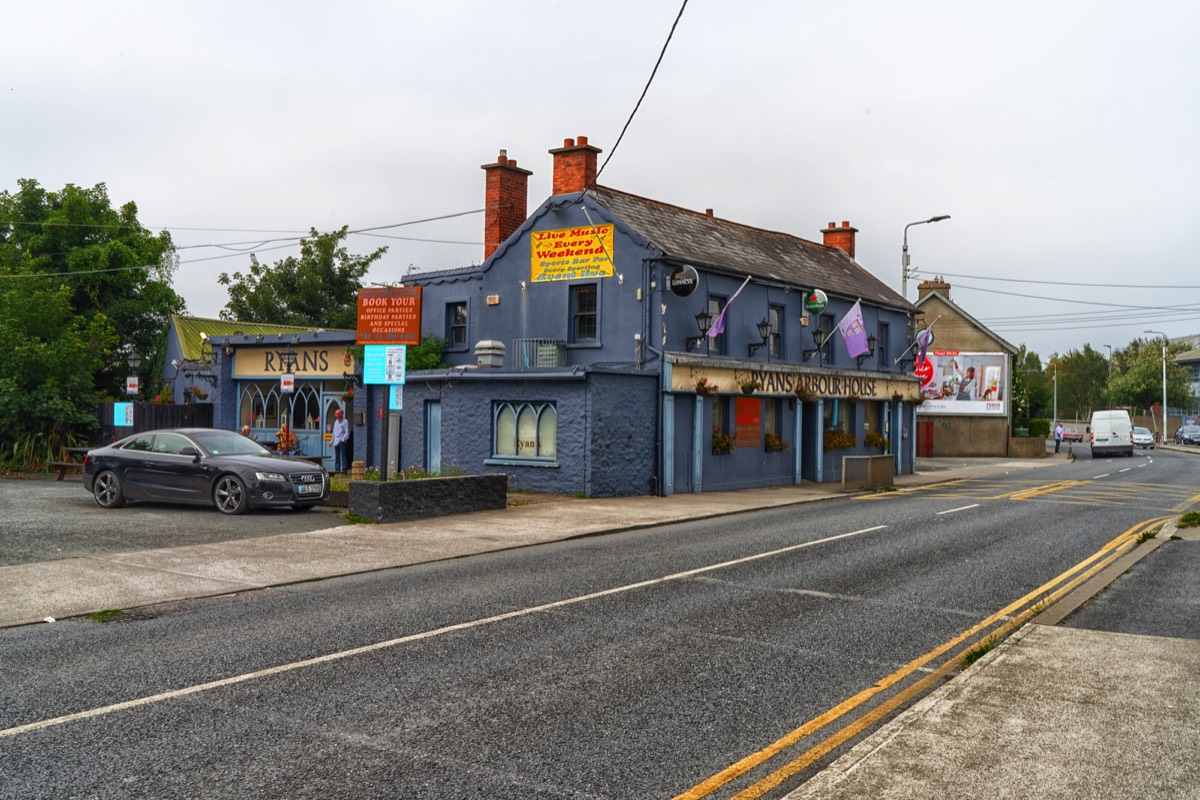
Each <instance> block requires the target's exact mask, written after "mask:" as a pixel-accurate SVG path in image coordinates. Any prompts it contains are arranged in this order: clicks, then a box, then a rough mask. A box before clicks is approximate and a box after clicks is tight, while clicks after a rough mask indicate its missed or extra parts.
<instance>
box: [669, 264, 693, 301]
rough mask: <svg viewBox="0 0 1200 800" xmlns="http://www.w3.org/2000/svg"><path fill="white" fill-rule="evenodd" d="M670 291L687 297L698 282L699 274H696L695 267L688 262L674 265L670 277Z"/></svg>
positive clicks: (678, 295) (677, 295)
mask: <svg viewBox="0 0 1200 800" xmlns="http://www.w3.org/2000/svg"><path fill="white" fill-rule="evenodd" d="M669 283H670V286H671V292H672V293H673V294H674V295H675V296H676V297H687V296H688V295H689V294H691V293H692V292H694V291H696V285H697V284H698V283H700V276H699V275H697V274H696V269H695V268H694V267H692V266H690V265H688V264H683V265H682V266H679V267H676V268H675V271H674V272H672V273H671V277H670V281H669Z"/></svg>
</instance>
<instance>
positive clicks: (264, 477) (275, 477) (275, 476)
mask: <svg viewBox="0 0 1200 800" xmlns="http://www.w3.org/2000/svg"><path fill="white" fill-rule="evenodd" d="M254 477H255V478H258V479H259V480H260V481H268V482H270V483H287V478H285V477H283V476H282V475H280V474H279V473H278V472H256V473H254Z"/></svg>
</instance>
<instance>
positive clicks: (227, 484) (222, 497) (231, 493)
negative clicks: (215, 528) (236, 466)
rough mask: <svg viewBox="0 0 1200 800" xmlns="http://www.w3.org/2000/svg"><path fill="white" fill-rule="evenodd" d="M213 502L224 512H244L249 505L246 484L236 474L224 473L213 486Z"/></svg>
mask: <svg viewBox="0 0 1200 800" xmlns="http://www.w3.org/2000/svg"><path fill="white" fill-rule="evenodd" d="M213 504H214V505H216V507H217V510H218V511H220V512H221V513H222V514H244V513H245V512H246V508H247V507H248V506H249V501H248V499H247V497H246V484H244V483H242V481H241V479H240V478H238V477H237V476H236V475H223V476H221V477H220V478H219V479H218V480H217V485H216V486H215V487H213Z"/></svg>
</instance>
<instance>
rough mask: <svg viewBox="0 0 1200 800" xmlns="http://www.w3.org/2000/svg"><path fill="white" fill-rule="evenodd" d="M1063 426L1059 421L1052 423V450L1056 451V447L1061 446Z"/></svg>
mask: <svg viewBox="0 0 1200 800" xmlns="http://www.w3.org/2000/svg"><path fill="white" fill-rule="evenodd" d="M1062 440H1063V426H1062V423H1061V422H1056V423H1054V452H1056V453H1057V452H1058V448H1060V447H1062Z"/></svg>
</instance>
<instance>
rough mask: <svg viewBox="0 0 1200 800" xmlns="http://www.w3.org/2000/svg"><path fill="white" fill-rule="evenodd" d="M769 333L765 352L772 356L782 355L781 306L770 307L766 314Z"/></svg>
mask: <svg viewBox="0 0 1200 800" xmlns="http://www.w3.org/2000/svg"><path fill="white" fill-rule="evenodd" d="M767 321H768V322H770V323H771V333H770V334H768V335H767V352H769V353H770V354H771V355H773V356H782V355H783V306H771V310H770V311H769V312H768V313H767Z"/></svg>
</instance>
